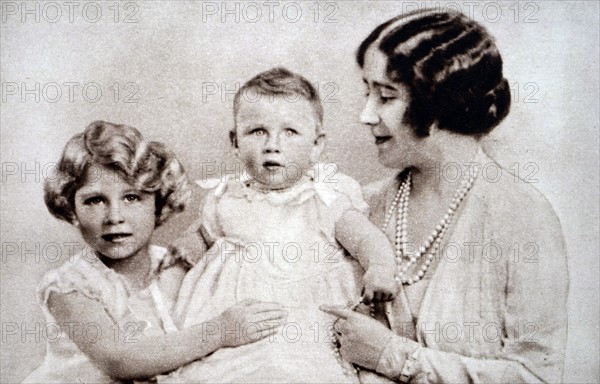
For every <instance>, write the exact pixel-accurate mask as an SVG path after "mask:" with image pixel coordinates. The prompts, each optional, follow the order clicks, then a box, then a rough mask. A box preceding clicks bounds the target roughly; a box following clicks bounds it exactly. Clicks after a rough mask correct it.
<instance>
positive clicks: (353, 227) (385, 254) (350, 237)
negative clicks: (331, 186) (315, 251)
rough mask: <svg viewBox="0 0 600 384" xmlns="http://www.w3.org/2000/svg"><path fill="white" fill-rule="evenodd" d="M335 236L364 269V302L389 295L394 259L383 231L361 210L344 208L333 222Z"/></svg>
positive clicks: (392, 291) (392, 290) (394, 287)
mask: <svg viewBox="0 0 600 384" xmlns="http://www.w3.org/2000/svg"><path fill="white" fill-rule="evenodd" d="M335 237H336V239H337V241H339V243H340V244H341V245H342V246H343V247H344V248H345V249H346V250H347V251H348V252H349V253H350V255H352V257H354V258H355V259H356V260H358V262H359V263H360V265H361V266H362V267H363V269H364V270H365V275H364V277H363V280H364V283H365V292H364V299H365V302H366V303H369V302H370V301H371V300H372V299H374V300H375V301H387V300H390V299H391V298H393V297H394V296H395V295H396V290H397V284H396V281H395V278H394V277H395V271H396V260H395V258H394V251H393V250H392V247H391V245H390V242H389V240H388V238H387V237H386V235H385V234H384V233H383V232H381V231H380V230H379V229H378V228H377V227H376V226H375V225H374V224H373V223H371V221H369V219H367V218H366V217H365V216H364V215H362V214H361V213H359V212H356V211H353V210H348V211H346V212H345V213H344V214H343V215H342V217H341V218H340V219H339V220H338V221H337V222H336V223H335Z"/></svg>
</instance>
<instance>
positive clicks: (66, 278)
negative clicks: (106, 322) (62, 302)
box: [38, 254, 128, 322]
mask: <svg viewBox="0 0 600 384" xmlns="http://www.w3.org/2000/svg"><path fill="white" fill-rule="evenodd" d="M95 263H101V262H100V261H99V260H97V259H95V258H94V259H92V258H90V260H88V259H86V258H85V257H84V256H83V255H82V254H79V255H78V256H76V257H75V258H74V259H73V261H67V262H65V264H63V265H62V266H61V267H60V268H58V269H54V270H51V271H49V272H47V273H46V274H45V275H44V277H43V278H42V280H41V282H40V284H39V285H38V301H39V303H40V306H41V307H42V308H43V309H44V310H45V311H46V312H47V311H48V299H49V298H50V295H51V294H52V293H54V292H56V293H60V294H68V293H71V292H77V293H80V294H82V295H84V296H85V297H87V298H89V299H92V300H96V301H97V302H99V303H100V304H102V306H103V307H104V308H105V310H106V312H107V313H108V314H109V316H110V317H111V318H112V319H113V321H115V322H116V321H118V320H119V319H121V318H122V317H123V316H124V315H125V314H126V313H127V311H128V310H127V298H128V293H127V288H126V287H125V285H124V284H123V282H122V281H120V280H119V279H120V278H119V276H118V275H116V274H115V273H114V271H112V270H110V269H108V268H106V267H105V266H104V265H102V266H99V265H95Z"/></svg>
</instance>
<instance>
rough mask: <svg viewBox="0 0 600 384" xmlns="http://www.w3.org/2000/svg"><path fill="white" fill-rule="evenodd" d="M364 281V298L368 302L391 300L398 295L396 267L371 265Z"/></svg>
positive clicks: (364, 276)
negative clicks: (395, 276) (395, 275)
mask: <svg viewBox="0 0 600 384" xmlns="http://www.w3.org/2000/svg"><path fill="white" fill-rule="evenodd" d="M363 283H364V285H365V288H364V292H363V297H364V299H363V300H364V302H365V303H367V304H369V303H371V302H372V301H375V302H382V301H390V300H392V299H393V298H394V297H396V291H397V290H398V285H397V283H396V279H395V278H394V268H388V267H386V266H379V265H371V266H370V267H369V269H367V272H365V274H364V275H363Z"/></svg>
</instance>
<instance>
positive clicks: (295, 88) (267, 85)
mask: <svg viewBox="0 0 600 384" xmlns="http://www.w3.org/2000/svg"><path fill="white" fill-rule="evenodd" d="M250 90H255V91H256V92H257V93H258V95H260V96H283V97H288V96H293V97H297V96H300V97H303V98H305V99H306V100H308V102H309V103H310V104H311V105H312V107H313V108H314V110H315V114H316V116H317V119H318V123H319V125H321V124H322V123H323V106H322V105H321V98H320V97H319V93H318V92H317V90H316V89H315V87H313V86H312V84H311V83H310V82H309V81H308V80H307V79H306V78H304V77H303V76H301V75H299V74H297V73H294V72H292V71H290V70H288V69H286V68H283V67H277V68H271V69H269V70H267V71H265V72H261V73H259V74H258V75H256V76H254V77H253V78H252V79H250V80H248V81H247V82H246V83H245V84H244V85H242V87H241V88H240V89H239V90H238V91H237V93H236V94H235V97H234V99H233V113H234V116H237V113H238V111H239V108H240V101H241V99H242V98H244V97H246V96H245V95H246V94H247V92H248V91H250ZM248 100H249V101H250V102H252V101H257V99H256V98H254V97H248ZM236 119H237V118H236ZM236 122H237V121H236Z"/></svg>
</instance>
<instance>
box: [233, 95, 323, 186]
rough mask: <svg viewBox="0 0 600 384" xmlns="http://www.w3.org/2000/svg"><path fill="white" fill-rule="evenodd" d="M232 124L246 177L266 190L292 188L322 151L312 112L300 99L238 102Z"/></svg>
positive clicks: (304, 101)
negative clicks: (234, 127) (234, 126)
mask: <svg viewBox="0 0 600 384" xmlns="http://www.w3.org/2000/svg"><path fill="white" fill-rule="evenodd" d="M236 121H237V127H236V139H237V146H238V147H237V149H236V152H237V155H238V156H239V157H240V159H241V160H242V161H243V162H244V166H245V169H246V171H247V172H248V173H249V175H250V177H252V178H253V179H254V180H256V181H258V182H259V183H261V184H263V185H265V186H268V187H269V188H270V189H283V188H287V187H289V186H292V185H293V184H295V183H296V182H297V181H298V180H299V179H300V178H301V177H302V176H303V175H305V174H306V173H307V172H308V171H309V169H310V168H311V167H312V165H313V163H314V162H316V161H317V160H318V158H319V156H320V154H321V151H322V149H323V143H322V140H321V139H322V137H320V135H319V134H318V133H317V130H318V127H319V125H318V120H317V117H316V113H315V111H314V108H313V106H312V105H311V104H310V102H309V101H308V100H306V99H304V98H301V97H293V98H286V97H281V96H275V97H272V98H271V97H268V96H263V97H261V98H260V100H258V101H256V102H248V101H246V100H243V99H242V100H241V101H240V105H239V109H238V112H237V116H236ZM321 136H322V135H321Z"/></svg>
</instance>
